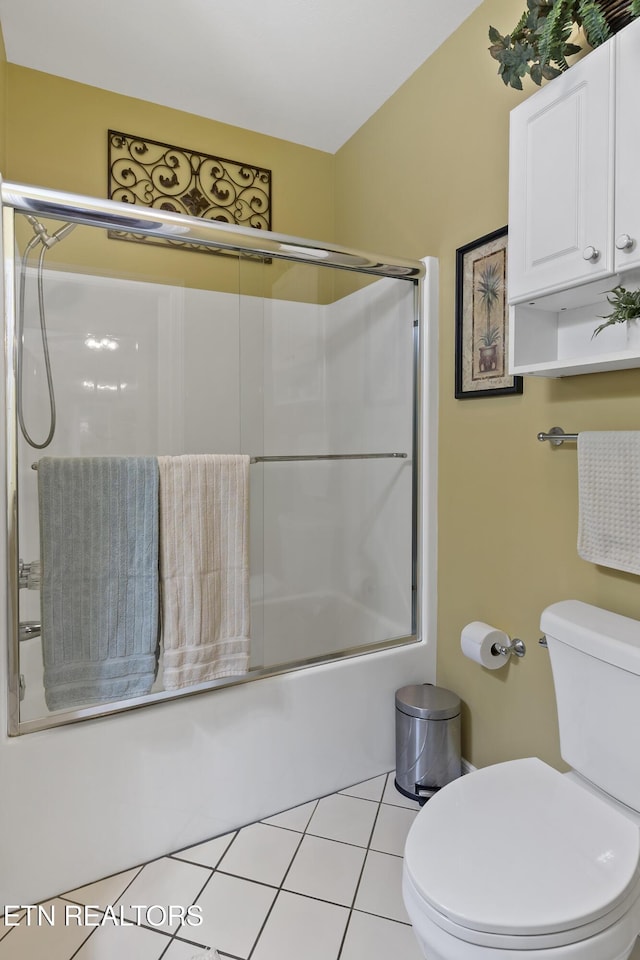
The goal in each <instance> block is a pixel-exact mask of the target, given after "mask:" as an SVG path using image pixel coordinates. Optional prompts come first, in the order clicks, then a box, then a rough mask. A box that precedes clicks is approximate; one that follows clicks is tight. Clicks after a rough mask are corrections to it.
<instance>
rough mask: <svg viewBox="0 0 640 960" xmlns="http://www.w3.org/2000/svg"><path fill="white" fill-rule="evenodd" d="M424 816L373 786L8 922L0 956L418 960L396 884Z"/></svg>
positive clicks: (1, 929)
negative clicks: (412, 830)
mask: <svg viewBox="0 0 640 960" xmlns="http://www.w3.org/2000/svg"><path fill="white" fill-rule="evenodd" d="M418 810H419V807H418V805H417V803H415V802H413V801H411V800H408V799H405V798H404V797H403V796H402V795H401V794H400V793H398V791H397V790H396V789H395V787H394V784H393V774H385V775H383V776H381V777H376V778H374V779H373V780H367V781H366V782H365V783H360V784H356V786H354V787H348V788H347V789H346V790H341V791H340V792H339V793H335V794H332V795H331V796H328V797H323V798H322V799H320V800H314V801H312V802H311V803H305V804H303V805H302V806H299V807H295V808H293V809H292V810H287V811H286V812H285V813H280V814H277V815H276V816H273V817H269V818H267V819H265V820H262V821H260V822H259V823H254V824H251V825H250V826H247V827H244V828H242V829H240V830H237V831H233V832H232V833H229V834H226V835H225V836H222V837H216V838H215V839H213V840H208V841H207V842H205V843H201V844H198V845H197V846H193V847H189V848H188V849H186V850H180V851H178V852H177V853H174V854H172V855H171V856H169V857H162V858H161V859H159V860H154V861H152V862H151V863H147V864H145V865H144V866H141V867H136V868H134V869H133V870H127V871H126V872H125V873H120V874H118V875H116V876H113V877H108V878H107V879H106V880H100V881H98V882H97V883H93V884H90V885H89V886H85V887H81V888H80V889H77V890H71V891H69V892H68V893H64V894H61V895H60V896H59V897H57V898H56V899H54V900H51V901H48V902H47V903H45V904H42V911H43V912H40V915H39V916H38V914H37V913H36V912H35V911H32V913H31V915H30V916H29V917H27V915H26V913H24V912H23V915H20V914H18V915H16V916H15V917H11V918H5V919H11V920H12V925H11V926H0V960H40V958H44V957H46V958H47V960H160V958H162V960H214V958H215V957H216V954H215V952H214V951H215V950H217V951H218V955H219V957H220V958H221V960H227V958H228V960H389V958H393V960H422V958H421V954H420V952H419V950H418V947H417V945H416V943H415V940H414V936H413V932H412V930H411V927H410V925H409V918H408V917H407V914H406V912H405V909H404V905H403V903H402V894H401V887H400V880H401V871H402V852H403V848H404V842H405V838H406V835H407V832H408V830H409V827H410V826H411V823H412V822H413V819H414V817H415V816H416V814H417V812H418ZM136 905H138V906H139V909H138V910H137V911H136V910H135V907H136ZM88 906H90V907H91V908H92V909H91V910H90V911H88V912H87V914H86V917H85V916H83V914H82V912H81V911H82V910H83V909H84V908H86V907H88ZM169 906H172V907H173V916H169V912H168V907H169ZM149 907H152V909H148V908H149ZM188 907H192V908H195V907H198V908H200V909H199V910H198V911H195V910H193V909H192V911H191V912H189V913H186V911H187V908H188ZM180 908H182V909H183V916H184V919H185V922H182V923H181V922H180ZM44 911H46V916H45V913H44ZM198 916H201V917H202V922H201V923H200V924H198V925H195V924H194V923H193V920H194V919H197V918H198ZM47 917H48V918H50V919H52V920H53V921H54V923H53V925H50V924H49V922H48V920H47ZM78 917H79V918H80V919H81V920H83V921H84V922H83V923H82V924H80V923H79V922H78V919H77V918H78ZM121 919H122V920H125V921H126V920H128V921H129V924H125V923H122V922H120V921H121ZM116 920H117V921H118V922H117V923H116ZM27 921H29V922H27ZM187 921H191V923H189V922H187ZM1 922H2V921H0V923H1ZM89 924H92V925H91V926H89Z"/></svg>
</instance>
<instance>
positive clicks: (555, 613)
mask: <svg viewBox="0 0 640 960" xmlns="http://www.w3.org/2000/svg"><path fill="white" fill-rule="evenodd" d="M540 629H541V630H542V632H543V633H544V634H545V636H546V637H547V638H548V637H552V638H554V639H555V640H558V641H559V642H560V643H566V644H567V645H568V646H570V647H576V649H578V650H582V652H583V653H586V654H588V655H589V656H592V657H596V658H597V659H598V660H603V661H605V662H606V663H610V664H613V665H614V666H616V667H620V668H621V669H622V670H627V671H629V672H630V673H635V674H638V675H640V621H638V620H633V619H632V618H631V617H623V616H622V615H621V614H619V613H612V612H611V611H610V610H602V609H601V608H600V607H594V606H592V605H591V604H590V603H583V602H582V601H581V600H562V601H560V602H559V603H553V604H551V606H549V607H547V608H546V610H543V611H542V616H541V617H540Z"/></svg>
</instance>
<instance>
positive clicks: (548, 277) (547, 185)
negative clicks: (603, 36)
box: [509, 43, 614, 302]
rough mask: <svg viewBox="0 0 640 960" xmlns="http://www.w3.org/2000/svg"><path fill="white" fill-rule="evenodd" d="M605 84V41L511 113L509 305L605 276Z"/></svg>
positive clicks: (609, 83) (608, 226) (608, 101)
mask: <svg viewBox="0 0 640 960" xmlns="http://www.w3.org/2000/svg"><path fill="white" fill-rule="evenodd" d="M613 86H614V84H613V76H612V50H611V44H609V43H606V44H603V46H601V47H599V48H598V49H597V50H594V51H593V53H591V54H590V55H589V56H588V57H586V58H585V59H584V60H581V61H580V62H579V63H577V64H575V65H574V66H573V67H572V68H571V69H570V70H569V71H567V73H565V74H564V75H563V76H561V77H557V78H556V79H555V80H553V81H552V82H551V83H549V84H547V86H545V87H543V88H542V90H540V91H539V93H536V94H534V96H532V97H530V98H529V99H528V100H525V101H524V103H522V104H520V106H518V107H517V108H516V109H515V110H513V111H512V113H511V130H510V135H511V142H510V152H509V169H510V176H509V299H510V301H511V302H518V301H521V300H524V299H525V298H527V297H531V296H536V295H538V294H544V293H549V292H550V291H552V290H559V289H561V288H564V287H567V286H569V285H577V284H580V283H585V282H588V281H590V280H596V279H598V278H599V277H602V276H606V275H607V274H610V273H612V272H613V252H612V250H613V244H612V234H613V223H612V221H613V211H612V200H613V189H612V187H613V104H612V98H613Z"/></svg>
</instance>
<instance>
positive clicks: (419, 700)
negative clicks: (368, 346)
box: [396, 683, 460, 720]
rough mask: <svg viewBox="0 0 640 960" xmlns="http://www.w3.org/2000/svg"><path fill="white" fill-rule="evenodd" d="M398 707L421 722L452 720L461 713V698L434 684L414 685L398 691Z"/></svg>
mask: <svg viewBox="0 0 640 960" xmlns="http://www.w3.org/2000/svg"><path fill="white" fill-rule="evenodd" d="M396 707H397V709H398V710H400V711H401V713H407V714H409V716H410V717H420V719H421V720H450V719H451V718H452V717H457V716H458V714H459V713H460V697H459V696H457V694H455V693H452V691H451V690H445V688H444V687H434V686H433V684H432V683H412V684H410V685H409V686H408V687H401V688H400V690H397V691H396Z"/></svg>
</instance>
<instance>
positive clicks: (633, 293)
mask: <svg viewBox="0 0 640 960" xmlns="http://www.w3.org/2000/svg"><path fill="white" fill-rule="evenodd" d="M607 300H608V302H609V303H610V304H611V306H612V307H613V312H612V313H610V314H609V315H608V316H606V317H602V318H601V319H602V320H604V321H605V322H604V323H601V324H600V326H599V327H596V329H595V330H594V331H593V333H592V334H591V339H592V340H593V338H594V337H597V336H598V334H599V333H601V332H602V331H603V330H606V328H607V327H611V326H613V324H615V323H627V322H628V321H630V320H640V290H627V289H626V288H625V287H614V288H613V290H612V291H611V292H610V293H609V294H607ZM634 326H635V324H634Z"/></svg>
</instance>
